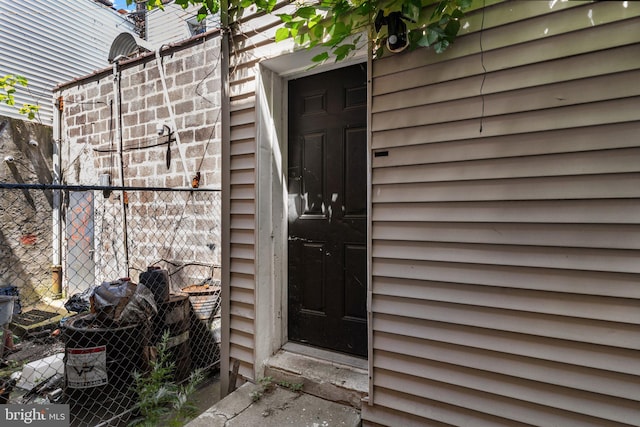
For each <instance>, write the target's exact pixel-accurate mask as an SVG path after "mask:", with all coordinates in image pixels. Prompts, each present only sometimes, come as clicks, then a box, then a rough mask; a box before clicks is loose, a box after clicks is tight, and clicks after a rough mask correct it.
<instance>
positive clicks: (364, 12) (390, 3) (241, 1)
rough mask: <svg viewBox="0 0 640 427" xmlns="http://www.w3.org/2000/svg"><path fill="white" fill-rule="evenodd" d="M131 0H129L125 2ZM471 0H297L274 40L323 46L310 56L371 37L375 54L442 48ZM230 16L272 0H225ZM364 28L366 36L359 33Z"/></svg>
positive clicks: (207, 7) (214, 5)
mask: <svg viewBox="0 0 640 427" xmlns="http://www.w3.org/2000/svg"><path fill="white" fill-rule="evenodd" d="M133 2H134V0H127V3H128V4H131V3H133ZM471 2H472V0H442V1H434V0H320V1H319V2H309V3H305V2H295V3H293V4H294V5H295V10H294V11H292V12H291V13H280V14H278V16H279V17H280V19H281V21H282V26H281V27H280V28H278V29H277V30H276V34H275V40H276V41H282V40H286V39H293V41H294V42H295V44H296V45H298V46H300V47H304V48H307V49H311V48H313V47H317V46H322V47H324V48H325V51H324V52H322V53H320V54H318V55H316V56H315V57H314V58H313V61H314V62H324V61H326V60H328V59H330V58H332V57H333V58H335V60H336V61H339V60H342V59H345V58H347V57H348V56H349V55H351V54H352V53H354V52H355V51H356V50H358V49H359V48H360V47H362V46H361V45H362V44H364V43H368V42H371V47H372V49H373V54H374V57H380V56H382V55H383V54H384V52H385V46H386V47H387V49H388V50H390V51H399V50H403V49H405V48H409V49H413V48H416V47H431V48H433V49H434V50H435V51H436V52H437V53H441V52H443V51H445V50H446V49H447V48H448V47H449V46H450V45H451V44H452V43H453V42H454V40H455V38H456V36H457V35H458V32H459V31H460V19H461V18H462V17H464V11H465V10H466V9H467V8H469V7H470V6H471ZM176 4H178V5H180V6H182V7H183V8H187V7H189V6H190V5H195V6H199V9H198V19H200V20H202V19H204V18H206V17H207V15H209V14H215V13H218V12H219V11H220V5H221V3H220V0H176ZM223 4H225V5H227V7H228V11H229V16H230V18H231V21H233V20H234V19H235V18H237V17H239V16H241V15H242V12H243V11H244V10H245V9H247V8H249V7H252V6H255V7H256V8H257V10H258V11H263V12H266V13H272V12H273V10H274V8H275V7H276V0H228V1H227V2H226V3H223ZM147 7H148V8H149V9H153V8H161V9H162V8H163V2H162V0H148V2H147ZM364 34H366V37H363V35H364Z"/></svg>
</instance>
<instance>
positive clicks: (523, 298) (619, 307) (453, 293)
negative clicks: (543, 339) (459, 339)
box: [373, 277, 640, 345]
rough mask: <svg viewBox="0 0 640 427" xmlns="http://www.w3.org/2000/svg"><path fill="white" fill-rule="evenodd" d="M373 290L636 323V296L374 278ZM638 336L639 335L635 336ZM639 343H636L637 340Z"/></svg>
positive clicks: (639, 321) (638, 312)
mask: <svg viewBox="0 0 640 427" xmlns="http://www.w3.org/2000/svg"><path fill="white" fill-rule="evenodd" d="M373 293H374V294H375V295H385V296H391V297H398V298H407V299H421V300H424V301H436V302H441V303H451V304H467V305H477V306H483V307H491V308H497V309H504V310H518V311H528V312H533V313H541V314H551V315H557V316H570V317H573V318H583V319H594V320H604V321H610V322H624V323H635V324H637V325H638V326H639V327H640V310H638V305H640V299H639V300H631V299H629V298H612V297H603V296H591V295H580V294H568V293H558V292H554V293H552V294H551V293H549V292H542V291H532V290H521V289H513V288H501V287H497V286H495V287H489V286H476V285H461V284H456V283H448V282H447V283H444V282H433V281H426V280H423V281H417V280H414V281H413V280H401V279H392V278H378V277H376V278H374V279H373ZM639 339H640V338H639ZM639 345H640V343H639Z"/></svg>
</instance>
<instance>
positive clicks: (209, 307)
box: [182, 282, 220, 320]
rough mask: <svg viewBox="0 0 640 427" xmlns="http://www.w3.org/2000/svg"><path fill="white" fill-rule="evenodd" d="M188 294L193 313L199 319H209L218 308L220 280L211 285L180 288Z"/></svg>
mask: <svg viewBox="0 0 640 427" xmlns="http://www.w3.org/2000/svg"><path fill="white" fill-rule="evenodd" d="M182 292H185V293H186V294H187V295H189V302H190V303H191V307H192V308H193V313H194V314H195V316H196V318H197V319H199V320H209V319H211V317H213V315H214V314H216V312H217V311H218V309H219V308H220V282H217V283H216V284H213V285H191V286H187V287H186V288H182Z"/></svg>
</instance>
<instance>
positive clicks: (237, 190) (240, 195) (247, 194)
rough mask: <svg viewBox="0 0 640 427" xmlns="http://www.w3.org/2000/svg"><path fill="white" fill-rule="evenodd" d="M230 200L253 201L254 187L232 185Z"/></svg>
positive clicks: (254, 195)
mask: <svg viewBox="0 0 640 427" xmlns="http://www.w3.org/2000/svg"><path fill="white" fill-rule="evenodd" d="M231 198H232V199H234V200H255V198H256V189H255V186H253V185H247V184H244V185H234V186H232V187H231ZM232 227H233V226H232Z"/></svg>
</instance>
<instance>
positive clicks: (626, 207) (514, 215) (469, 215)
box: [373, 199, 640, 224]
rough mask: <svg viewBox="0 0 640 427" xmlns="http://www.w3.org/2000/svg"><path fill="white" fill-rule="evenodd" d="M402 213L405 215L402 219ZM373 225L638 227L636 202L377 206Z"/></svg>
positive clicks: (639, 207) (639, 214)
mask: <svg viewBox="0 0 640 427" xmlns="http://www.w3.org/2000/svg"><path fill="white" fill-rule="evenodd" d="M398 212H402V215H398ZM373 221H447V222H496V221H501V222H528V223H531V222H536V223H563V224H564V223H566V224H570V223H575V224H597V223H607V224H638V223H640V201H639V200H633V199H607V200H606V203H603V201H602V200H535V201H503V202H498V201H475V202H431V203H426V202H425V203H416V202H405V203H389V204H377V205H374V206H373Z"/></svg>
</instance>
